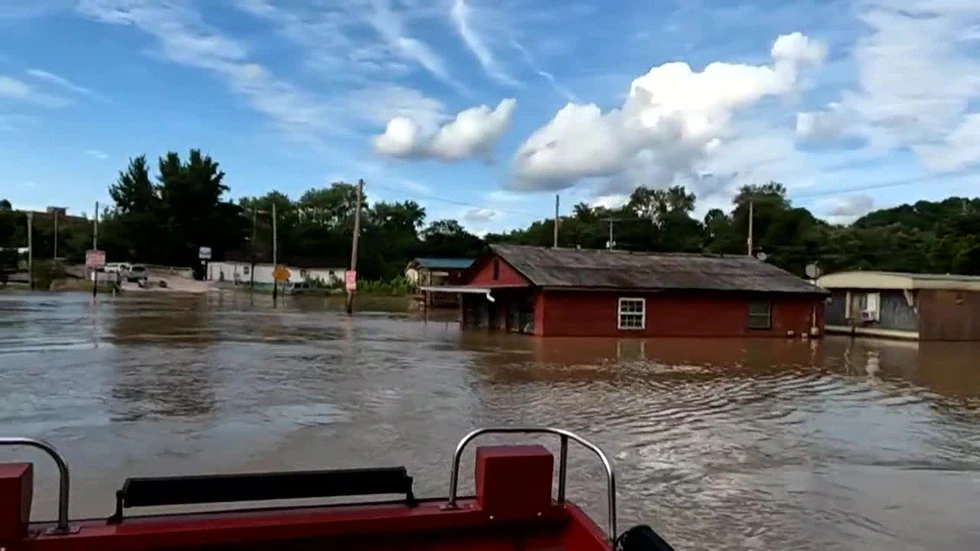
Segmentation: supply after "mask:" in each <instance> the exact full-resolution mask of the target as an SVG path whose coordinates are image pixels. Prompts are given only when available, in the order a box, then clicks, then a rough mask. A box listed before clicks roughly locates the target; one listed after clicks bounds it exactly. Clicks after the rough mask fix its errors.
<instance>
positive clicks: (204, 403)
mask: <svg viewBox="0 0 980 551" xmlns="http://www.w3.org/2000/svg"><path fill="white" fill-rule="evenodd" d="M359 304H360V306H361V307H362V308H371V307H372V305H371V304H370V302H368V301H363V300H362V302H361V303H359ZM388 306H390V305H386V307H388ZM338 309H339V305H338V304H336V303H335V302H330V301H329V300H327V299H322V298H313V297H311V298H310V299H305V300H287V301H286V302H285V303H284V304H282V305H280V307H278V308H275V309H273V308H272V307H271V304H269V303H268V299H267V298H263V297H243V296H241V295H238V296H236V295H233V294H218V295H208V296H188V297H166V298H163V297H157V296H154V297H149V298H143V297H136V296H122V297H117V298H112V297H102V298H100V299H99V301H98V302H97V303H96V304H92V303H91V299H90V298H88V297H86V296H84V295H50V294H37V295H14V294H0V389H3V399H2V400H0V426H2V427H3V432H6V433H11V434H25V435H30V436H39V437H42V438H47V439H49V440H51V441H53V442H55V443H56V444H57V445H59V447H60V448H61V449H62V450H63V451H64V452H65V453H66V455H67V456H68V458H69V461H70V462H71V463H72V465H73V468H74V471H73V472H74V476H75V480H74V485H73V490H74V494H73V499H72V507H73V513H74V514H76V515H99V516H101V515H106V514H108V513H109V511H110V509H111V507H112V492H113V491H114V490H115V489H117V487H118V486H119V485H120V484H121V481H122V479H123V478H124V477H126V476H134V475H152V474H163V473H191V472H196V473H201V472H217V471H245V470H259V469H302V468H314V467H320V468H323V467H328V466H333V467H345V466H359V465H364V464H366V463H369V464H377V465H383V464H389V465H391V464H404V465H406V466H408V467H409V468H410V469H411V470H412V471H413V472H414V473H415V474H416V481H417V482H416V483H417V484H418V485H419V493H421V494H429V495H435V494H444V493H445V486H446V483H447V478H448V470H447V467H448V462H449V458H450V453H451V450H452V448H453V446H454V445H455V442H456V440H457V439H458V438H459V437H460V436H461V435H462V434H464V433H465V432H466V431H468V430H469V429H471V428H473V427H475V426H481V425H492V424H516V423H521V424H544V425H556V426H562V427H566V428H569V429H571V430H575V431H579V432H581V433H583V434H586V435H588V436H590V437H591V438H593V439H594V440H595V441H597V442H598V443H599V444H600V445H601V446H602V447H604V448H605V449H606V450H607V451H608V452H609V453H610V454H611V455H612V456H613V457H614V458H615V463H616V466H617V468H618V474H619V477H620V481H619V498H620V507H621V509H620V516H621V522H620V524H621V525H622V526H626V525H629V524H634V523H638V522H649V523H651V524H653V525H655V526H657V527H658V528H659V529H661V530H662V531H663V532H664V533H665V534H667V536H668V539H669V540H670V541H672V542H674V543H676V545H677V547H678V548H679V549H684V548H687V549H723V548H724V549H841V550H844V549H848V550H855V549H856V550H863V549H867V550H871V549H873V550H881V549H895V548H900V549H930V550H946V549H949V550H954V549H956V550H959V549H964V550H965V549H978V548H980V521H978V520H977V519H980V459H978V458H980V430H978V421H980V365H978V364H980V362H978V359H980V347H978V346H977V345H962V344H932V343H929V344H926V343H923V344H908V343H894V342H869V341H863V342H861V341H851V340H848V339H836V338H828V339H825V340H822V341H813V342H806V341H798V340H797V341H783V340H756V341H743V340H736V339H731V340H714V341H703V340H690V339H687V340H650V341H616V340H606V339H570V340H566V339H546V340H542V339H534V338H528V337H523V336H516V335H500V334H487V333H483V332H466V333H461V332H459V331H458V330H457V328H456V326H455V324H454V323H452V321H451V320H446V319H442V320H440V319H439V318H438V317H437V316H433V317H431V318H430V319H429V321H428V322H425V321H423V320H422V318H421V317H420V316H419V315H416V314H408V313H368V312H362V313H359V314H358V315H357V316H355V317H347V316H346V315H343V314H342V313H340V312H338ZM552 444H553V443H550V442H548V445H552ZM25 453H26V454H27V456H28V457H29V458H32V459H36V460H37V461H38V478H39V486H40V487H39V488H38V491H37V492H36V493H35V494H36V496H37V503H36V507H37V508H39V509H40V511H42V513H44V514H47V515H50V514H51V513H52V512H53V497H54V477H53V474H54V473H53V468H52V467H51V466H50V465H49V464H48V463H47V462H46V461H45V460H43V459H41V458H37V457H36V456H33V455H31V454H30V452H19V453H18V457H23V456H24V454H25ZM12 456H13V455H12V453H11V452H6V451H5V452H0V458H7V457H12ZM572 460H573V461H572V465H571V469H570V475H571V477H572V478H571V479H570V484H569V491H570V494H571V495H572V496H575V497H576V499H578V500H580V501H582V502H583V503H584V504H585V505H586V506H587V508H588V509H589V510H590V512H592V513H593V514H595V515H596V516H597V517H599V518H600V519H602V517H603V515H604V509H603V496H602V478H601V472H600V470H599V468H598V466H597V465H595V464H594V463H593V462H592V461H591V460H590V458H589V457H588V456H587V454H585V453H582V452H581V450H573V453H572ZM471 466H472V462H470V463H469V464H464V468H466V469H471V468H472V467H471ZM467 472H469V471H467Z"/></svg>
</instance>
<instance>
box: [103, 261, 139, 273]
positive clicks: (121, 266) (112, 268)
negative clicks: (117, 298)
mask: <svg viewBox="0 0 980 551" xmlns="http://www.w3.org/2000/svg"><path fill="white" fill-rule="evenodd" d="M131 268H132V265H130V263H129V262H107V263H106V265H105V267H103V268H102V270H101V271H103V272H105V273H107V274H125V273H127V272H129V270H130V269H131Z"/></svg>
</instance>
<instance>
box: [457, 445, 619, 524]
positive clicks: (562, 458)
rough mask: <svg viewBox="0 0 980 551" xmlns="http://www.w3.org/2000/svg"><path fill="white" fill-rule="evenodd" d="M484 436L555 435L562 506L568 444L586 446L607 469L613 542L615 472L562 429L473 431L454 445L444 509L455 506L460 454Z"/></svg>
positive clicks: (603, 456)
mask: <svg viewBox="0 0 980 551" xmlns="http://www.w3.org/2000/svg"><path fill="white" fill-rule="evenodd" d="M484 434H553V435H555V436H558V437H559V438H560V441H561V451H560V452H559V456H558V498H557V501H558V503H565V479H566V478H567V475H568V441H569V440H574V441H576V442H578V443H579V444H581V445H583V446H585V447H586V448H587V449H589V450H590V451H592V453H594V454H595V455H596V456H598V457H599V461H601V462H602V466H603V467H604V468H605V469H606V485H607V488H608V489H607V492H608V495H607V499H608V502H609V504H608V507H609V534H608V535H609V539H610V541H615V540H616V536H617V535H618V532H617V530H616V473H615V472H614V471H613V467H612V463H610V462H609V458H608V457H606V454H605V453H603V451H602V450H601V449H600V448H599V446H596V445H595V444H593V443H592V442H589V441H588V440H586V439H585V438H582V437H581V436H579V435H577V434H575V433H574V432H571V431H567V430H565V429H556V428H551V427H487V428H482V429H476V430H474V431H473V432H471V433H469V434H467V435H466V436H464V437H463V439H462V440H460V441H459V443H458V444H456V452H455V453H454V454H453V467H452V471H450V474H449V501H448V502H447V503H446V508H447V509H455V508H457V507H458V505H457V503H456V500H457V491H458V489H459V463H460V461H461V460H462V458H463V451H464V450H465V449H466V446H467V445H469V443H470V442H472V441H473V440H474V439H475V438H476V437H478V436H482V435H484Z"/></svg>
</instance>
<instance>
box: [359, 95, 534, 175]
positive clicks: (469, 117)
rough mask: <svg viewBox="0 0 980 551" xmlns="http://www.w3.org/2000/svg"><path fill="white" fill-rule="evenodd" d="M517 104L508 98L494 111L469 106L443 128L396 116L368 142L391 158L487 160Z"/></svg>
mask: <svg viewBox="0 0 980 551" xmlns="http://www.w3.org/2000/svg"><path fill="white" fill-rule="evenodd" d="M516 105H517V101H516V100H514V99H512V98H509V99H505V100H503V101H501V102H500V103H499V104H498V105H497V107H495V108H490V107H489V106H486V105H480V106H478V107H471V108H469V109H466V110H464V111H461V112H460V113H458V114H457V115H456V117H455V118H454V119H453V120H451V121H449V122H446V123H445V124H443V125H442V126H437V125H432V124H427V123H426V122H425V121H419V120H416V119H413V118H411V117H408V116H399V117H395V118H393V119H391V120H390V121H388V124H387V126H386V127H385V131H384V133H383V134H380V135H378V136H374V137H373V138H372V139H371V143H372V145H373V146H374V150H375V151H376V152H378V153H379V154H381V155H386V156H390V157H401V158H434V159H440V160H444V161H458V160H461V159H466V158H470V157H483V158H489V156H490V154H491V153H492V150H493V147H494V145H495V144H496V143H497V140H498V139H499V138H500V137H501V136H502V135H503V133H504V132H505V131H506V130H507V128H508V127H509V126H510V121H511V118H512V117H513V114H514V108H515V106H516ZM434 126H437V127H434Z"/></svg>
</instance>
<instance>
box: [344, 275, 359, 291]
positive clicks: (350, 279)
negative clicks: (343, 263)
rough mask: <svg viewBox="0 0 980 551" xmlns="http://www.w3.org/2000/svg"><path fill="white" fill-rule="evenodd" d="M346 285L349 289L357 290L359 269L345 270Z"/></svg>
mask: <svg viewBox="0 0 980 551" xmlns="http://www.w3.org/2000/svg"><path fill="white" fill-rule="evenodd" d="M344 287H345V288H346V289H347V290H348V291H356V290H357V270H346V271H344Z"/></svg>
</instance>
